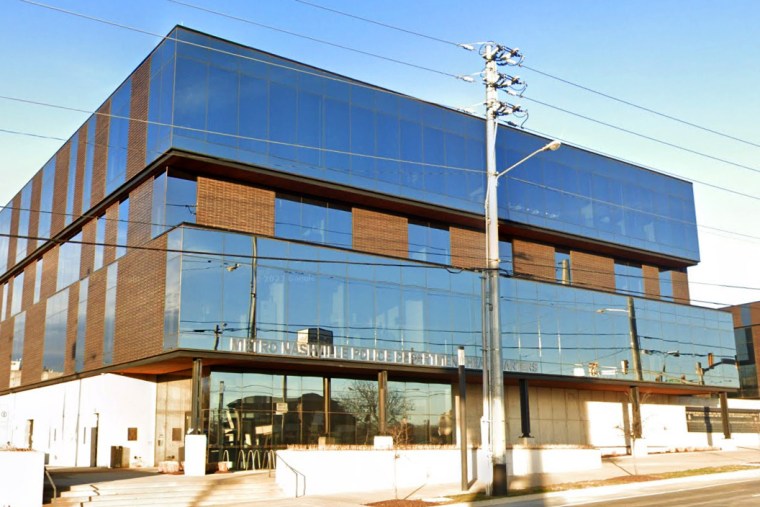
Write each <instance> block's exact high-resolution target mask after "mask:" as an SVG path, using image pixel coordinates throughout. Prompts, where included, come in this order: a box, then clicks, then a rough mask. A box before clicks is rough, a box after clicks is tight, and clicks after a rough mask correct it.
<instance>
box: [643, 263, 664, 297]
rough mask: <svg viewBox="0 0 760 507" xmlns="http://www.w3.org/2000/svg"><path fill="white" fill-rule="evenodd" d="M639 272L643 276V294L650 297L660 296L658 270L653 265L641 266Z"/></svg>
mask: <svg viewBox="0 0 760 507" xmlns="http://www.w3.org/2000/svg"><path fill="white" fill-rule="evenodd" d="M641 273H642V276H643V277H644V295H645V296H646V297H650V298H659V297H660V270H659V269H658V268H657V267H655V266H647V265H646V264H644V265H643V266H642V267H641Z"/></svg>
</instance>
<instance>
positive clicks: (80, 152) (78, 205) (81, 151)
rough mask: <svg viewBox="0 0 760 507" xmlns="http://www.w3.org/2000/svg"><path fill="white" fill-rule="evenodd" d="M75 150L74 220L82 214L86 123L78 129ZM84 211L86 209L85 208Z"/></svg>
mask: <svg viewBox="0 0 760 507" xmlns="http://www.w3.org/2000/svg"><path fill="white" fill-rule="evenodd" d="M76 150H77V167H76V171H77V176H76V178H77V186H76V188H75V189H74V218H73V220H76V219H77V218H79V217H80V216H81V215H82V190H83V188H82V186H83V184H84V163H85V157H86V154H87V124H85V125H84V126H83V127H82V128H80V129H79V143H78V144H77V147H76ZM85 211H86V210H85Z"/></svg>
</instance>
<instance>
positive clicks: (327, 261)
mask: <svg viewBox="0 0 760 507" xmlns="http://www.w3.org/2000/svg"><path fill="white" fill-rule="evenodd" d="M0 237H9V238H22V239H28V240H37V241H50V242H53V243H57V244H64V243H74V244H81V245H88V246H103V247H114V248H126V249H133V250H146V251H156V252H164V253H182V254H187V255H194V256H198V257H200V258H204V257H206V258H211V259H216V258H219V257H222V258H225V257H226V258H245V257H250V255H249V254H236V253H231V252H203V251H194V250H183V249H171V248H158V247H146V246H141V245H129V244H118V243H105V242H92V241H84V240H71V239H69V240H56V239H50V238H41V237H37V236H30V235H18V234H3V233H0ZM281 239H282V238H281ZM352 252H353V251H352ZM356 253H358V254H364V255H372V254H371V253H368V252H356ZM257 259H258V260H262V261H267V260H272V261H286V262H308V263H322V264H341V265H359V266H377V267H400V268H424V269H446V270H447V271H449V272H451V273H458V272H473V273H474V272H479V271H481V270H480V269H477V268H456V267H453V266H450V265H443V264H436V263H424V262H415V261H414V260H413V259H412V260H411V262H403V263H401V262H399V263H392V262H368V261H347V260H330V259H304V258H299V259H295V258H285V257H257ZM209 262H210V261H209ZM530 264H531V265H534V266H535V267H546V268H556V265H554V264H546V265H541V264H538V263H530ZM575 270H576V272H577V271H585V272H589V273H596V272H597V271H595V270H578V269H577V268H575ZM7 273H10V271H9V272H7ZM306 273H308V272H303V274H306ZM622 276H627V277H632V278H638V277H636V276H634V275H622ZM8 278H10V276H9V277H8ZM510 278H515V279H526V280H530V278H529V277H527V276H526V275H517V276H510ZM540 281H543V282H546V283H556V282H553V281H552V280H549V279H546V280H543V279H542V280H540ZM693 283H699V284H703V285H711V286H717V287H724V288H733V286H728V285H724V284H710V283H707V282H693ZM571 287H574V288H576V289H578V288H580V289H584V290H598V289H593V288H590V287H579V286H577V285H571ZM739 288H743V289H749V290H760V288H752V287H739ZM635 294H636V295H639V296H644V297H646V296H648V294H647V293H645V292H640V293H635ZM691 301H692V302H700V303H705V304H712V305H724V306H725V304H726V303H719V302H715V301H700V300H691Z"/></svg>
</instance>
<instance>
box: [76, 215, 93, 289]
mask: <svg viewBox="0 0 760 507" xmlns="http://www.w3.org/2000/svg"><path fill="white" fill-rule="evenodd" d="M96 228H97V225H96V220H95V219H91V220H88V221H87V223H85V224H84V225H83V226H82V243H83V244H82V257H81V261H80V263H79V278H80V279H82V278H84V277H85V276H89V275H90V274H91V273H92V271H93V266H94V264H95V246H94V245H93V243H95V229H96Z"/></svg>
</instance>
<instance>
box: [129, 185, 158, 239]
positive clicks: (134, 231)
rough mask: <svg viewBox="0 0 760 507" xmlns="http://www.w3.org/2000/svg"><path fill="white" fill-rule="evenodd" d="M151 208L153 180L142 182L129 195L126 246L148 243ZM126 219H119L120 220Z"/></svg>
mask: <svg viewBox="0 0 760 507" xmlns="http://www.w3.org/2000/svg"><path fill="white" fill-rule="evenodd" d="M152 208H153V180H152V179H149V180H147V181H144V182H143V183H142V184H141V185H140V186H139V187H137V188H136V189H134V190H132V192H130V194H129V229H128V230H127V244H128V245H129V246H136V245H142V244H144V243H146V242H148V241H150V233H151V226H150V221H151V212H152ZM126 218H127V217H121V219H122V220H124V219H126Z"/></svg>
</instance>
